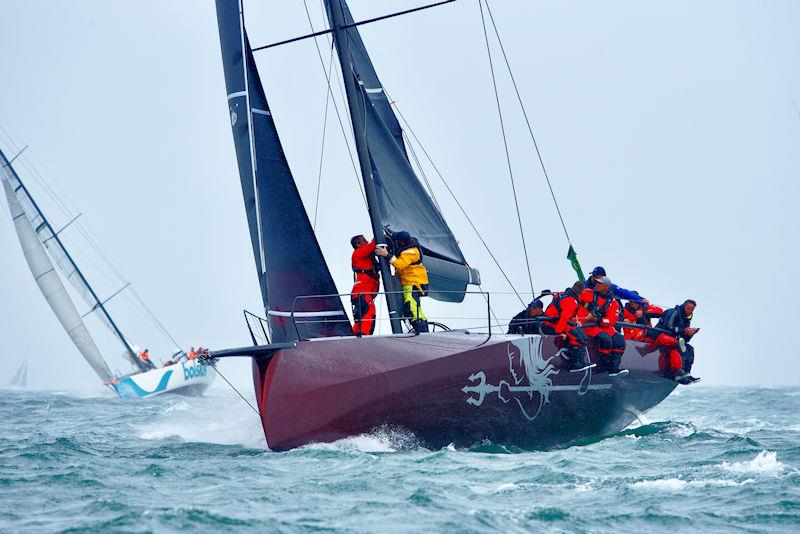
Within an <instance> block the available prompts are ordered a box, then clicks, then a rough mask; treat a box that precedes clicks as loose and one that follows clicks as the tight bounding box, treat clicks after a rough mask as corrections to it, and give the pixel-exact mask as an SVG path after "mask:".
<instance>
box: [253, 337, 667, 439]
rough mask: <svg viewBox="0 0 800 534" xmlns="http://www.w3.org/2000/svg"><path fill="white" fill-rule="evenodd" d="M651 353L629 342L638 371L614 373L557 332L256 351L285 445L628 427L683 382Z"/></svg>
mask: <svg viewBox="0 0 800 534" xmlns="http://www.w3.org/2000/svg"><path fill="white" fill-rule="evenodd" d="M590 353H592V356H593V358H596V354H594V351H590ZM643 353H644V345H643V344H641V343H635V342H629V343H628V347H627V348H626V351H625V354H624V355H623V361H622V366H623V367H626V368H628V369H629V370H630V374H629V375H628V376H626V377H619V378H611V377H609V376H608V374H606V373H597V372H592V371H581V372H577V373H576V372H570V371H569V370H568V369H567V366H566V362H565V361H564V360H563V359H562V358H561V356H560V352H559V349H558V348H557V347H556V344H555V340H554V337H552V336H511V335H499V336H487V335H485V334H484V335H480V334H465V333H463V332H458V333H455V332H452V333H431V334H423V335H420V336H386V337H378V336H375V337H364V338H360V339H358V338H326V339H319V340H312V341H302V342H299V343H297V346H296V347H295V348H292V349H284V350H280V351H278V352H277V353H276V354H275V355H274V356H273V357H272V358H270V359H266V360H254V365H253V374H254V382H255V388H256V396H257V400H258V405H259V409H260V413H261V419H262V424H263V427H264V433H265V436H266V439H267V443H268V445H269V447H270V448H272V449H276V450H285V449H291V448H294V447H298V446H301V445H304V444H307V443H311V442H329V441H334V440H337V439H341V438H345V437H348V436H354V435H358V434H363V433H368V432H371V431H374V430H376V429H381V428H392V429H394V428H397V429H405V430H408V431H410V432H412V433H413V434H414V435H415V436H416V438H417V439H418V440H419V441H420V442H421V444H422V445H424V446H426V447H430V448H433V449H436V448H441V447H444V446H447V445H448V444H451V443H452V444H453V445H455V446H457V447H468V446H471V445H475V444H479V443H482V442H492V443H496V444H501V445H510V446H515V447H522V448H552V447H559V446H565V445H569V444H571V443H575V442H576V441H580V440H593V439H599V438H602V437H604V436H608V435H611V434H614V433H616V432H619V431H620V430H622V429H624V428H625V427H627V426H628V425H629V424H630V423H631V422H632V421H634V420H635V419H636V418H637V416H638V415H639V414H641V413H643V412H646V411H647V410H649V409H650V408H652V407H653V406H655V405H656V404H658V403H659V402H661V401H662V400H663V399H665V398H666V397H667V396H668V395H669V394H670V393H671V392H672V391H673V390H674V389H675V387H676V383H675V382H674V381H672V380H668V379H665V378H663V377H661V376H659V374H658V361H657V352H656V353H651V354H645V355H642V354H643Z"/></svg>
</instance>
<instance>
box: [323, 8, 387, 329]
mask: <svg viewBox="0 0 800 534" xmlns="http://www.w3.org/2000/svg"><path fill="white" fill-rule="evenodd" d="M330 13H331V20H332V22H333V24H332V26H333V27H332V32H333V38H334V41H335V42H336V45H337V46H336V51H337V55H338V56H339V65H340V66H341V68H342V79H343V80H344V88H345V94H346V96H347V107H348V109H349V110H350V122H351V123H352V124H353V137H354V138H355V144H356V152H357V154H358V162H359V164H360V167H361V180H362V181H363V182H364V191H365V193H366V196H367V204H368V206H369V210H368V211H369V218H370V222H371V223H372V234H373V236H374V237H375V243H376V244H380V245H385V244H386V239H385V238H384V235H383V217H382V216H381V213H380V204H379V203H378V194H377V192H376V190H375V181H374V179H373V177H372V163H371V161H370V156H369V149H368V147H367V139H366V129H365V127H364V124H365V121H364V118H362V117H359V116H358V114H357V110H358V100H357V99H358V89H357V87H356V80H355V72H354V71H353V68H352V62H351V59H350V58H351V55H350V43H349V42H348V38H347V31H346V29H345V28H343V26H344V25H345V20H344V13H343V10H342V4H341V0H331V1H330ZM366 105H370V104H369V103H367V104H366ZM378 261H379V263H380V268H381V278H383V289H384V291H385V292H386V305H387V306H388V308H389V319H390V323H391V325H392V333H394V334H400V333H402V332H403V328H402V323H401V319H400V318H401V317H402V316H403V306H402V299H401V297H400V294H399V293H398V291H399V289H400V288H399V286H398V284H397V281H396V280H395V278H394V277H393V276H392V273H391V270H390V269H389V262H388V260H387V259H386V258H384V257H382V256H379V257H378Z"/></svg>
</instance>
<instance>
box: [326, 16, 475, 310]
mask: <svg viewBox="0 0 800 534" xmlns="http://www.w3.org/2000/svg"><path fill="white" fill-rule="evenodd" d="M325 5H326V8H327V10H328V18H329V20H330V21H331V24H333V18H332V16H331V11H330V10H332V9H341V10H342V13H343V15H344V16H343V20H344V22H345V24H351V23H352V22H353V18H352V16H351V15H350V11H349V9H348V7H347V5H346V3H345V2H344V1H343V0H325ZM344 31H345V34H346V35H347V37H348V39H349V45H350V46H349V48H350V56H351V57H350V60H351V69H347V68H345V71H348V70H352V75H353V76H354V77H355V80H356V83H357V86H358V89H359V94H360V96H361V99H360V100H361V101H360V102H358V103H357V109H356V110H355V111H356V116H357V117H360V118H361V120H357V121H356V122H357V124H359V125H361V127H363V128H364V129H365V138H366V142H367V146H368V151H369V156H370V165H371V169H372V179H373V180H375V189H376V192H377V196H378V204H379V205H378V206H369V209H370V211H371V212H372V215H373V217H374V216H375V215H376V214H377V216H378V217H379V219H380V220H381V223H382V226H389V227H391V228H392V230H395V231H398V230H406V231H408V232H409V233H410V234H411V235H413V236H414V237H416V238H417V239H418V240H419V242H420V245H421V247H422V249H423V254H424V259H423V263H424V265H425V267H426V268H427V270H428V278H429V279H430V292H431V296H432V297H433V298H436V299H438V300H444V301H450V302H461V301H462V300H463V299H464V291H466V288H467V284H479V283H480V276H479V274H478V271H477V270H476V269H473V268H470V267H469V265H468V264H467V262H466V259H465V258H464V255H463V254H462V252H461V249H460V248H459V246H458V242H457V241H456V239H455V237H454V236H453V232H452V231H451V230H450V227H449V226H448V225H447V222H446V221H445V220H444V217H443V216H442V214H441V212H439V210H438V208H437V207H436V205H435V204H434V202H433V200H432V199H431V197H430V196H429V195H428V193H427V192H426V191H425V189H424V187H423V186H422V183H420V181H419V178H417V176H416V174H415V173H414V170H413V169H412V167H411V164H410V163H409V161H408V156H407V154H406V150H405V145H404V143H403V136H402V129H401V128H400V124H399V122H398V121H397V117H396V116H395V114H394V111H392V109H391V105H390V103H389V100H388V98H387V97H386V93H385V92H384V90H383V86H382V85H381V82H380V80H379V79H378V75H377V73H376V72H375V68H374V67H373V65H372V62H371V61H370V58H369V55H368V53H367V50H366V48H365V47H364V43H363V42H362V40H361V36H360V35H359V33H358V30H357V29H356V28H354V27H351V28H347V29H345V30H344Z"/></svg>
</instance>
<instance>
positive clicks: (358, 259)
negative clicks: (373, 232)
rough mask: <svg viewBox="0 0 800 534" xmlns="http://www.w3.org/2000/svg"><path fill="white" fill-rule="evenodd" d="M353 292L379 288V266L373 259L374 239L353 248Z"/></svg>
mask: <svg viewBox="0 0 800 534" xmlns="http://www.w3.org/2000/svg"><path fill="white" fill-rule="evenodd" d="M350 267H351V268H352V269H353V290H352V293H353V294H361V293H374V292H377V291H378V290H379V289H380V287H379V286H380V278H381V275H380V268H379V264H378V262H377V261H376V260H375V240H374V239H373V240H372V241H370V242H369V243H366V244H364V245H362V246H360V247H358V248H357V249H355V250H353V256H352V259H351V262H350Z"/></svg>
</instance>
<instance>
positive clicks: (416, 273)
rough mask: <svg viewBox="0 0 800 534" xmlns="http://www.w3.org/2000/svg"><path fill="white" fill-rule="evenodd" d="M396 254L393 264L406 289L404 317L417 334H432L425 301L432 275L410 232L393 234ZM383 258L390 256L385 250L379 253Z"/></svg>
mask: <svg viewBox="0 0 800 534" xmlns="http://www.w3.org/2000/svg"><path fill="white" fill-rule="evenodd" d="M391 238H392V241H393V242H394V254H393V255H392V256H391V257H390V258H389V263H391V264H392V265H393V266H394V270H395V272H396V273H397V276H399V277H400V285H401V286H402V288H403V317H404V318H406V319H408V320H409V321H410V322H411V328H413V329H414V332H415V333H417V334H419V333H420V332H427V331H428V318H427V317H425V312H423V311H422V302H421V301H422V297H424V296H425V295H427V293H428V271H427V270H426V269H425V266H424V265H423V264H422V250H421V249H420V247H419V242H418V241H417V239H416V238H414V237H411V234H409V233H408V232H406V231H400V232H394V233H392V234H391ZM375 253H376V254H377V255H379V256H385V257H388V256H389V251H388V250H386V249H385V248H383V247H379V248H377V249H376V250H375Z"/></svg>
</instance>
